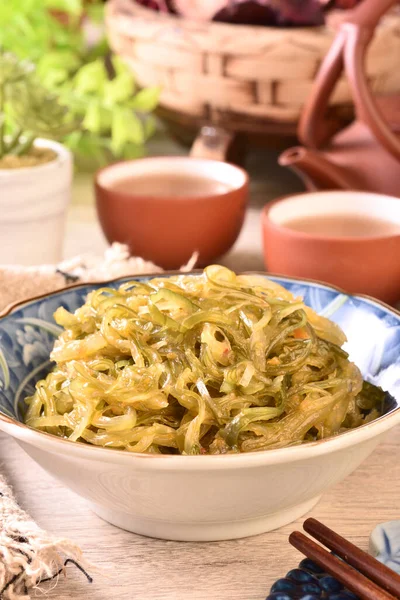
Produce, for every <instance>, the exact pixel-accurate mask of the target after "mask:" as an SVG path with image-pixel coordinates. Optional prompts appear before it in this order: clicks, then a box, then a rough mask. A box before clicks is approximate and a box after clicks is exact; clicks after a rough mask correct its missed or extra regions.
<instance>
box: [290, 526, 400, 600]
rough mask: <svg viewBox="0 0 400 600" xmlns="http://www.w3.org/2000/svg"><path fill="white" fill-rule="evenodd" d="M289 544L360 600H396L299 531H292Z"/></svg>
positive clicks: (395, 597) (396, 598) (396, 597)
mask: <svg viewBox="0 0 400 600" xmlns="http://www.w3.org/2000/svg"><path fill="white" fill-rule="evenodd" d="M289 542H290V543H291V544H292V546H294V547H295V548H297V550H300V552H301V553H302V554H304V555H305V556H307V557H308V558H310V559H311V560H313V561H314V562H316V563H317V564H318V565H319V566H320V567H322V568H323V569H324V570H325V571H326V572H327V573H330V574H331V575H333V577H335V578H336V579H337V580H338V581H340V582H341V583H342V584H343V585H344V586H346V588H347V589H349V590H350V591H351V592H354V593H355V594H356V595H357V596H358V597H359V598H360V600H398V598H399V597H398V596H392V594H390V593H389V592H387V591H386V590H384V589H383V588H381V587H379V586H378V585H377V584H376V583H374V582H373V581H371V580H370V579H368V578H367V577H365V576H364V575H362V574H361V573H359V572H358V571H356V570H355V569H353V567H350V565H348V564H347V563H345V562H344V561H342V560H340V558H337V557H336V556H334V555H333V554H331V553H330V552H328V551H327V550H325V548H323V547H322V546H320V545H319V544H316V543H315V542H314V541H313V540H311V539H310V538H308V537H307V536H305V535H304V534H303V533H301V532H300V531H294V532H293V533H292V534H291V535H290V536H289Z"/></svg>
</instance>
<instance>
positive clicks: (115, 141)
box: [111, 109, 144, 155]
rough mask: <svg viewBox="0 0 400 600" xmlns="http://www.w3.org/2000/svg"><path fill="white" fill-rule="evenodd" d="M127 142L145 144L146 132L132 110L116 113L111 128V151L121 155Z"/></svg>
mask: <svg viewBox="0 0 400 600" xmlns="http://www.w3.org/2000/svg"><path fill="white" fill-rule="evenodd" d="M127 142H133V143H134V144H143V142H144V132H143V125H142V122H141V121H140V119H139V118H138V117H137V116H136V115H135V114H134V113H133V112H131V111H130V110H126V109H125V110H118V111H116V112H114V115H113V120H112V126H111V149H112V151H113V152H114V153H115V154H116V155H119V154H120V153H121V152H122V151H123V148H124V146H125V144H126V143H127Z"/></svg>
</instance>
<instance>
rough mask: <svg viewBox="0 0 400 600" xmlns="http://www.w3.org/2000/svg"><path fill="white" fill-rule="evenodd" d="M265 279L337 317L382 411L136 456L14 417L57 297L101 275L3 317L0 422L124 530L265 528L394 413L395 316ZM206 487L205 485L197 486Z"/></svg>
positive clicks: (193, 532) (208, 537)
mask: <svg viewBox="0 0 400 600" xmlns="http://www.w3.org/2000/svg"><path fill="white" fill-rule="evenodd" d="M169 275H171V273H165V274H164V276H169ZM151 277H152V276H148V277H145V276H143V277H140V278H138V279H141V280H148V279H149V278H151ZM270 278H271V279H273V280H274V281H276V282H278V283H280V284H282V285H283V286H284V287H286V288H287V289H289V290H290V291H291V292H292V293H293V294H294V295H295V296H302V297H303V298H304V300H305V303H306V304H308V305H309V306H311V307H312V308H313V309H314V310H316V311H317V312H319V313H320V314H323V315H324V316H326V317H329V318H331V319H332V320H334V321H336V322H337V323H338V324H339V325H340V326H341V327H342V329H343V330H344V331H345V333H346V334H347V337H348V342H347V348H346V349H347V350H348V352H349V353H350V357H351V359H352V360H353V361H354V362H355V363H356V364H357V365H358V366H359V367H360V369H361V371H362V373H363V375H364V377H365V378H366V379H367V380H370V381H372V382H374V383H376V384H378V385H381V386H382V387H383V388H384V389H385V390H387V391H388V392H389V394H388V395H387V402H386V407H385V411H384V413H385V414H383V415H382V416H381V417H380V418H378V419H376V420H375V421H373V422H372V423H368V424H366V425H363V426H362V427H359V428H357V429H354V430H351V431H348V432H346V433H343V434H341V435H338V436H335V437H332V438H330V439H327V440H321V441H317V442H310V443H308V444H303V445H300V446H293V447H288V448H280V449H277V450H267V451H262V452H248V453H243V454H234V453H232V454H228V455H220V456H218V455H215V456H214V455H205V456H191V457H186V456H178V455H177V456H174V455H157V456H156V455H149V454H135V453H130V452H124V451H121V450H110V449H108V448H99V447H94V446H91V445H90V444H81V443H76V442H71V441H69V440H64V439H61V438H58V437H56V436H52V435H50V434H47V433H42V432H39V431H36V430H33V429H31V428H29V427H27V426H26V425H24V424H23V423H22V422H21V421H22V420H23V411H24V398H25V397H26V396H27V395H31V394H32V392H33V390H34V385H35V382H36V381H37V380H38V379H40V378H42V377H43V376H44V375H45V374H46V372H47V371H48V370H49V369H50V368H51V363H50V361H49V354H50V351H51V350H52V347H53V344H54V339H55V337H57V335H58V333H59V331H60V330H59V328H58V327H57V325H56V324H55V322H54V320H53V313H54V312H55V310H56V309H57V308H58V307H59V306H64V307H65V308H67V309H68V310H70V311H74V310H75V309H76V308H78V307H79V306H81V305H82V304H83V302H84V301H85V298H86V295H87V294H88V292H89V291H91V290H93V289H95V288H99V287H103V285H104V284H98V285H81V284H79V285H76V286H75V287H71V288H68V289H65V290H62V291H58V292H55V293H53V294H50V295H46V296H43V297H41V298H37V299H33V300H29V301H27V302H24V303H20V304H19V305H17V306H15V307H14V308H12V309H11V310H9V311H8V312H7V313H6V314H4V315H3V317H2V318H1V319H0V429H2V430H3V431H5V432H7V433H9V434H10V435H12V436H13V437H15V438H16V439H17V441H18V443H19V444H20V445H21V446H22V447H23V448H24V449H25V450H26V451H27V452H28V454H29V455H30V456H32V457H33V458H34V459H35V460H36V461H37V462H38V463H39V464H41V466H42V467H43V468H45V469H46V470H47V471H49V472H50V473H51V474H53V475H54V476H55V477H57V478H59V479H60V480H61V481H63V482H64V483H65V484H66V485H67V486H69V487H70V488H71V489H73V490H74V491H76V492H77V493H78V494H80V495H81V496H82V497H84V498H86V499H87V500H88V501H89V502H90V505H91V507H92V509H93V510H94V511H95V512H96V513H97V514H99V515H100V516H102V517H103V518H105V519H106V520H108V521H109V522H111V523H113V524H115V525H118V526H119V527H123V528H124V529H127V530H129V531H134V532H136V533H141V534H144V535H149V536H152V537H159V538H165V539H175V540H190V541H212V540H221V539H233V538H240V537H245V536H248V535H254V534H257V533H262V532H265V531H269V530H271V529H275V528H277V527H280V526H281V525H284V524H286V523H289V522H291V521H293V520H295V519H297V518H299V517H300V516H302V515H304V514H305V513H306V512H308V511H309V510H311V509H312V507H313V506H314V505H315V504H316V502H317V501H318V499H319V497H320V496H321V494H322V493H324V491H326V490H327V489H328V488H329V487H330V486H332V485H334V484H335V483H337V482H339V481H341V480H342V479H343V478H344V477H345V476H347V475H348V474H350V473H351V472H352V471H353V470H354V469H355V468H357V467H358V466H359V464H361V462H362V461H363V460H364V459H365V458H366V457H367V456H368V455H369V454H370V453H371V452H372V451H373V450H374V448H375V447H376V445H377V444H378V443H379V442H380V441H381V439H383V437H384V435H385V434H386V432H387V431H388V430H389V429H391V428H392V427H393V426H394V425H396V424H397V423H400V410H399V408H400V314H399V313H397V312H396V311H395V310H393V309H391V308H389V307H388V306H385V305H383V304H380V303H379V302H377V301H374V300H372V299H368V298H363V297H358V296H348V295H346V294H345V293H343V292H341V291H339V290H336V289H334V288H332V287H329V286H326V285H323V284H319V283H313V282H306V281H300V280H294V279H289V278H284V277H270ZM127 280H129V278H125V279H119V280H116V281H113V282H111V283H108V284H107V285H109V286H111V287H118V286H119V285H120V284H121V283H122V282H123V281H127ZM244 481H246V484H245V485H243V482H244ZM204 489H212V490H213V493H212V494H206V495H205V494H204ZM182 490H184V491H185V493H184V494H183V493H182ZM165 515H168V518H166V517H165Z"/></svg>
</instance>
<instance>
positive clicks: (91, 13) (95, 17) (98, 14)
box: [86, 4, 104, 23]
mask: <svg viewBox="0 0 400 600" xmlns="http://www.w3.org/2000/svg"><path fill="white" fill-rule="evenodd" d="M86 13H87V15H88V17H89V19H90V20H91V21H94V22H95V23H102V22H103V21H104V4H88V5H87V7H86Z"/></svg>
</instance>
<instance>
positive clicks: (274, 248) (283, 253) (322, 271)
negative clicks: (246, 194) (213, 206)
mask: <svg viewBox="0 0 400 600" xmlns="http://www.w3.org/2000/svg"><path fill="white" fill-rule="evenodd" d="M262 229H263V242H264V259H265V263H266V266H267V268H268V270H269V271H272V272H274V273H280V274H285V275H290V276H295V277H302V278H307V279H316V280H319V281H325V282H327V283H330V284H333V285H337V286H339V287H341V288H343V289H345V290H346V291H348V292H350V293H361V294H368V295H370V296H373V297H375V298H378V299H380V300H383V301H385V302H388V303H389V304H394V303H396V302H398V301H399V300H400V200H399V199H398V198H392V197H391V196H384V195H381V194H369V193H364V192H351V191H343V192H341V191H328V192H314V193H304V194H298V195H296V196H286V197H284V198H281V199H278V200H276V201H275V202H272V203H271V204H268V205H267V206H266V207H265V208H264V212H263V218H262Z"/></svg>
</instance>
